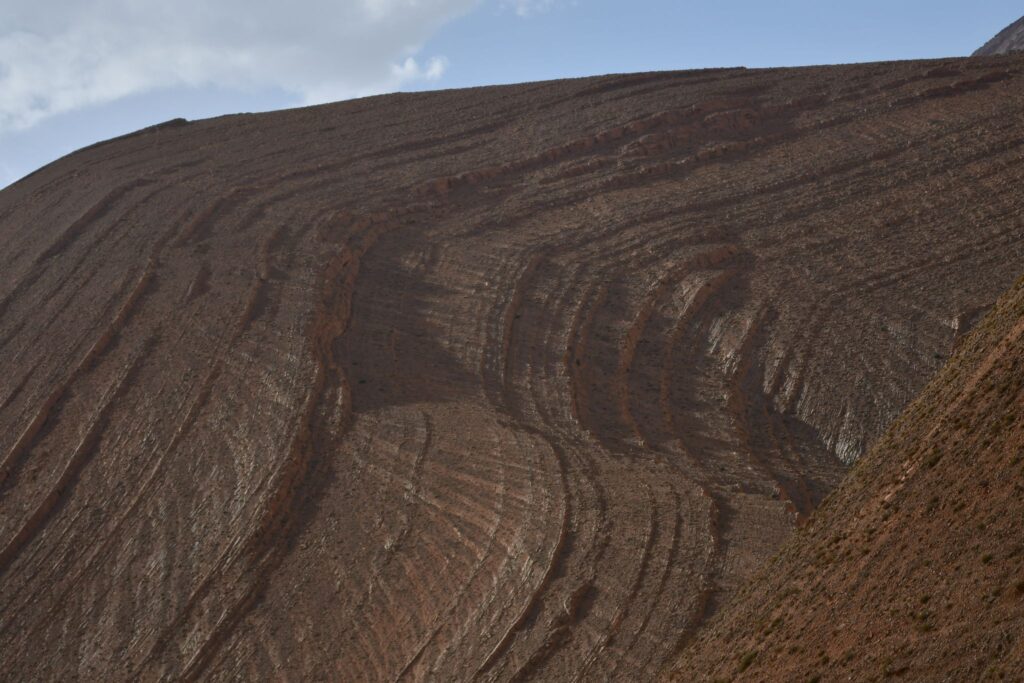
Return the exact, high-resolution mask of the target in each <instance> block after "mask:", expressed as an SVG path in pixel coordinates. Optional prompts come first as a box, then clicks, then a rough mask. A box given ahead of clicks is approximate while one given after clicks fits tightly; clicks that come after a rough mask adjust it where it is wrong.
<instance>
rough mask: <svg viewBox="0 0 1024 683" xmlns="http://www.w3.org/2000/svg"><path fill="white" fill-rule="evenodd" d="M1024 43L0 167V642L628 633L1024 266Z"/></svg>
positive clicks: (135, 648) (871, 422) (131, 674)
mask: <svg viewBox="0 0 1024 683" xmlns="http://www.w3.org/2000/svg"><path fill="white" fill-rule="evenodd" d="M1022 86H1024V57H1022V56H1005V57H986V58H975V59H966V60H943V61H927V62H905V63H889V64H865V65H857V66H845V67H828V68H805V69H779V70H745V69H726V70H716V71H691V72H676V73H650V74H635V75H623V76H608V77H601V78H592V79H582V80H573V81H559V82H550V83H534V84H526V85H520V86H510V87H495V88H481V89H473V90H464V91H449V92H438V93H421V94H402V95H392V96H387V97H379V98H370V99H364V100H357V101H351V102H345V103H341V104H336V105H329V106H323V107H316V108H307V109H301V110H292V111H284V112H277V113H270V114H260V115H238V116H230V117H223V118H218V119H212V120H206V121H200V122H186V121H171V122H168V123H166V124H163V125H161V126H157V127H154V128H152V129H148V130H145V131H140V132H139V133H136V134H133V135H131V136H127V137H124V138H121V139H118V140H113V141H109V142H106V143H101V144H98V145H95V146H93V147H91V148H88V149H85V150H82V151H80V152H78V153H76V154H74V155H71V156H69V157H67V158H65V159H63V160H61V161H59V162H57V163H55V164H52V165H50V166H48V167H46V168H44V169H42V170H40V171H38V172H37V173H35V174H33V175H32V176H30V177H28V178H27V179H25V180H23V181H21V182H19V183H17V184H15V185H14V186H12V187H10V188H8V189H6V190H4V191H3V192H0V241H2V243H3V244H4V245H5V248H4V249H3V250H0V364H2V365H0V367H2V368H3V369H4V372H3V373H2V374H0V652H3V653H4V666H3V670H2V673H0V677H3V678H6V679H10V680H42V679H53V680H73V679H76V678H77V679H82V680H98V679H103V680H158V679H159V680H162V679H186V680H194V679H200V678H202V679H209V680H228V679H231V680H235V679H238V678H244V679H268V678H272V679H281V678H289V679H294V680H325V679H342V680H387V681H394V680H427V679H431V680H466V679H479V680H503V681H504V680H524V679H532V680H594V679H598V680H604V679H611V680H637V679H648V678H651V677H653V676H654V675H656V673H657V672H659V671H662V670H664V669H665V667H666V666H667V665H670V664H672V663H673V662H674V661H675V657H676V655H677V654H678V652H679V649H680V647H682V646H685V645H686V644H687V643H688V642H691V641H692V639H693V638H694V635H695V634H696V633H697V632H698V630H699V628H700V627H701V626H702V625H703V624H704V623H705V622H706V620H707V619H708V618H709V617H711V616H712V615H713V614H715V613H716V612H718V611H719V609H720V607H721V605H722V604H724V602H725V601H726V599H727V598H728V596H729V595H730V594H732V593H734V592H735V591H736V589H737V587H738V586H739V585H741V583H743V582H744V581H746V580H747V579H748V578H749V577H750V576H751V575H753V574H754V573H755V572H756V571H757V570H758V569H760V568H762V567H764V565H765V563H766V561H767V560H768V558H769V557H771V556H772V555H773V553H775V552H776V550H777V549H778V548H779V547H780V545H781V544H782V542H783V541H784V540H785V539H786V538H787V537H788V536H789V534H790V532H791V531H792V530H793V529H794V528H795V527H796V526H797V525H798V524H801V523H803V522H804V521H805V520H806V518H807V515H808V514H809V513H810V512H811V511H812V510H813V509H814V508H815V507H817V506H818V504H819V503H820V502H821V500H822V499H823V498H824V497H825V496H826V495H827V494H828V493H829V492H830V491H832V490H833V489H834V488H835V486H836V485H837V484H838V482H839V481H840V479H841V478H842V477H843V475H844V473H845V472H846V469H847V465H848V464H849V463H852V462H853V461H855V460H856V459H857V458H858V457H859V456H860V455H861V454H862V453H863V452H864V451H865V450H866V449H867V448H868V446H869V445H870V444H872V443H873V442H874V441H875V440H876V439H877V438H878V437H879V435H881V434H882V433H883V432H884V431H885V429H886V428H887V427H888V426H889V425H890V423H891V422H892V421H893V420H894V419H895V418H896V416H897V415H898V414H899V413H900V411H901V410H902V409H903V408H904V407H905V406H906V405H907V404H908V403H909V402H910V401H911V400H912V399H913V397H914V396H915V395H916V394H917V393H918V392H919V391H920V390H921V389H922V388H923V387H924V386H925V384H926V383H927V381H928V379H929V378H930V377H931V376H932V375H933V374H934V372H935V371H936V370H938V369H939V368H940V367H941V366H942V364H943V363H944V362H945V360H946V359H947V358H948V356H949V354H950V353H951V352H952V350H953V349H954V347H955V346H957V345H958V344H964V343H965V342H963V339H964V335H965V333H966V332H967V331H968V330H969V329H970V328H972V326H974V325H975V324H976V322H977V320H978V319H979V318H980V317H981V316H983V315H984V313H985V311H986V310H987V309H988V308H989V307H990V306H991V305H992V303H993V302H994V301H995V300H996V299H997V297H998V296H999V295H1000V293H1002V292H1003V291H1005V290H1006V288H1007V287H1009V286H1010V285H1011V284H1012V283H1013V282H1014V280H1015V279H1016V278H1017V276H1018V275H1019V274H1020V270H1021V263H1024V214H1022V208H1024V195H1022V194H1021V192H1020V187H1021V186H1022V181H1024V164H1022V163H1021V158H1022V151H1024V118H1022V117H1021V115H1020V112H1021V111H1022V105H1024V87H1022ZM969 348H974V346H970V347H969ZM899 433H900V432H897V434H899ZM890 438H892V437H890ZM993 443H994V442H993ZM875 452H876V453H879V452H882V451H875ZM993 452H995V451H993ZM915 457H916V456H915ZM872 462H874V461H872ZM900 462H903V461H902V460H901V461H900ZM956 462H958V460H957V459H956V458H954V457H952V456H951V457H950V458H949V459H947V460H943V462H942V463H941V464H942V466H943V467H953V466H954V464H955V463H956ZM893 466H896V465H895V464H894V465H893ZM860 471H863V470H860ZM935 471H936V472H942V471H943V470H935ZM854 481H857V480H856V479H855V480H854ZM962 485H963V486H968V485H970V486H975V487H976V486H980V483H979V482H977V481H973V480H971V481H964V482H962ZM988 485H989V486H991V487H993V488H995V487H1003V486H1004V482H1001V481H998V482H997V481H995V480H994V478H992V479H989V482H988ZM999 491H1002V488H999ZM846 495H850V494H846ZM865 495H866V494H865ZM954 504H955V503H953V502H949V501H945V500H940V502H939V505H943V506H945V505H954ZM968 504H971V503H968ZM830 509H831V506H830ZM818 524H819V525H820V524H823V522H819V523H818ZM814 528H815V529H817V528H823V527H819V526H818V525H816V526H815V527H814ZM808 533H811V532H808ZM875 533H879V534H880V533H888V532H887V531H885V529H884V528H882V527H877V528H876V532H875ZM850 542H851V543H852V542H853V541H852V540H851V541H850ZM1010 550H1011V548H1010V547H1006V548H1003V549H1002V550H999V551H997V550H995V549H992V550H985V551H984V553H983V554H985V553H991V554H992V556H993V558H997V559H994V560H993V561H992V562H991V563H990V564H983V565H982V569H979V570H978V571H982V570H984V571H1004V570H1006V568H1007V567H1009V566H1010V564H1008V563H1009V562H1011V560H1008V559H1006V558H1005V557H1004V555H1005V554H1006V553H1008V552H1010ZM997 552H1001V553H1003V554H997ZM837 561H838V560H837ZM858 561H860V560H859V559H858ZM975 568H976V567H975V565H974V564H972V565H971V569H972V571H973V570H974V569H975ZM823 571H824V569H823ZM879 571H883V569H882V568H880V569H879ZM934 596H935V600H936V602H935V603H934V604H932V605H931V606H929V605H922V606H921V607H920V608H918V609H917V610H916V611H917V612H920V611H922V610H925V611H932V612H934V613H936V614H938V613H939V610H940V609H942V600H943V598H942V595H941V593H940V592H939V591H938V590H936V591H934ZM1011 599H1012V589H1010V588H1007V589H1005V590H1004V592H1003V593H1002V594H1001V596H999V597H997V598H996V600H997V601H998V600H1002V601H1007V600H1011ZM999 604H1003V603H999ZM943 614H944V613H943ZM902 617H903V615H902V613H901V615H900V618H902ZM894 618H895V617H894ZM943 618H944V617H943ZM928 619H929V618H926V619H924V620H923V621H922V620H917V621H914V622H913V623H935V625H936V627H937V628H940V629H941V628H947V627H948V628H952V626H949V623H950V622H946V621H942V620H940V619H938V618H934V619H933V620H932V621H931V622H929V620H928ZM893 623H896V622H893ZM900 623H902V622H900ZM908 623H910V622H908ZM893 647H895V645H894V646H893ZM844 652H845V651H844ZM841 654H842V653H841ZM730 656H731V655H730ZM755 661H761V660H757V659H755ZM894 661H896V660H894ZM729 663H730V665H731V664H732V663H733V662H732V660H729ZM897 666H899V664H897ZM753 670H754V669H751V671H753Z"/></svg>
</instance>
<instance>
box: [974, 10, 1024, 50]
mask: <svg viewBox="0 0 1024 683" xmlns="http://www.w3.org/2000/svg"><path fill="white" fill-rule="evenodd" d="M1020 50H1024V17H1021V18H1020V19H1018V20H1017V21H1015V22H1013V23H1012V24H1010V25H1009V26H1007V27H1006V28H1004V29H1003V30H1002V31H1000V32H999V33H998V34H996V36H995V37H994V38H992V40H990V41H988V42H987V43H985V44H984V45H982V46H981V47H980V48H978V50H977V51H975V53H974V56H975V57H984V56H991V55H1005V54H1009V53H1011V52H1017V51H1020Z"/></svg>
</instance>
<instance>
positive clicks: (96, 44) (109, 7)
mask: <svg viewBox="0 0 1024 683" xmlns="http://www.w3.org/2000/svg"><path fill="white" fill-rule="evenodd" d="M479 2H480V0H290V2H288V3H269V2H253V0H220V1H218V2H211V1H210V0H178V1H177V2H174V3H169V2H166V1H163V2H155V1H153V0H141V1H140V0H47V2H45V3H40V2H38V1H36V2H32V1H30V0H7V2H5V3H4V4H3V7H2V8H0V134H3V133H5V132H10V131H16V130H23V129H26V128H28V127H31V126H32V125H33V124H35V123H37V122H38V121H41V120H42V119H44V118H46V117H48V116H51V115H54V114H59V113H62V112H66V111H71V110H74V109H78V108H81V107H85V106H89V105H96V104H103V103H106V102H111V101H113V100H116V99H119V98H121V97H125V96H128V95H134V94H138V93H143V92H147V91H151V90H156V89H160V88H170V87H180V86H204V85H218V86H224V87H229V88H239V89H261V88H277V89H281V90H284V91H287V92H290V93H293V94H294V95H296V97H297V98H298V99H299V100H301V101H302V102H303V103H306V104H313V103H318V102H327V101H333V100H339V99H345V98H349V97H357V96H361V95H368V94H373V93H380V92H387V91H391V90H396V89H399V88H401V87H403V86H406V85H409V84H412V83H416V82H429V81H435V80H437V79H439V78H440V77H441V76H442V75H443V74H444V71H445V69H446V67H447V60H446V59H445V58H444V57H443V56H440V55H427V56H425V57H424V56H421V55H420V54H419V52H420V50H421V48H422V45H423V44H424V42H425V41H426V40H427V39H428V38H430V36H431V35H432V34H433V33H434V32H436V31H437V30H438V29H439V28H440V27H441V26H442V25H444V24H445V23H446V22H448V21H451V20H452V19H455V18H457V17H458V16H460V15H462V14H464V13H466V12H468V11H469V10H471V9H472V8H473V7H474V6H476V5H477V4H478V3H479Z"/></svg>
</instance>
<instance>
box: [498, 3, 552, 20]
mask: <svg viewBox="0 0 1024 683" xmlns="http://www.w3.org/2000/svg"><path fill="white" fill-rule="evenodd" d="M502 4H503V5H505V6H506V7H511V8H512V9H513V10H514V11H515V13H516V14H518V15H519V16H521V17H528V16H531V15H533V14H537V13H539V12H546V11H547V10H549V9H551V6H552V5H554V4H555V0H502Z"/></svg>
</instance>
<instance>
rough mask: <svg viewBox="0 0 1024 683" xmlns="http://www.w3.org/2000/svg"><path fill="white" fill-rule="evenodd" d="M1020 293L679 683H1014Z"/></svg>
mask: <svg viewBox="0 0 1024 683" xmlns="http://www.w3.org/2000/svg"><path fill="white" fill-rule="evenodd" d="M1021 520H1024V280H1021V281H1020V282H1018V283H1017V286H1016V287H1015V288H1014V289H1013V290H1012V291H1011V292H1009V293H1008V294H1007V295H1006V296H1005V297H1004V298H1003V300H1002V301H1001V302H1000V304H999V306H998V307H997V308H996V309H995V310H993V312H992V313H991V314H990V315H989V316H988V317H987V318H986V319H985V321H984V322H983V323H982V324H981V326H980V327H979V328H978V330H977V331H976V332H975V333H974V334H972V335H971V336H970V337H969V338H968V339H967V340H966V341H965V342H964V343H963V344H962V345H961V348H960V349H959V350H958V353H957V354H956V356H955V357H954V358H953V359H952V360H951V361H950V363H949V364H948V365H947V366H946V367H945V368H944V369H943V371H942V373H941V374H940V375H939V376H938V377H937V378H936V379H935V381H933V382H932V383H931V384H930V385H929V387H928V388H927V389H926V390H925V392H924V393H923V394H922V396H921V397H920V398H919V399H917V400H916V401H915V402H914V403H913V405H912V406H911V407H910V408H909V409H908V410H907V412H906V413H904V415H903V416H902V417H901V418H900V419H899V420H898V421H897V423H896V424H895V425H894V426H893V428H892V429H891V430H890V431H889V432H888V434H886V436H885V437H884V438H883V439H882V440H881V441H880V442H879V444H878V446H877V447H876V448H875V449H874V450H873V451H872V452H871V454H870V455H868V456H866V457H864V458H863V459H861V460H860V462H858V463H857V465H856V467H854V469H853V471H852V472H851V474H850V476H849V477H847V479H846V480H845V481H844V482H843V485H842V487H841V488H840V489H839V490H838V491H837V492H836V493H835V494H834V495H833V496H832V497H830V498H829V500H828V501H827V503H825V504H824V505H823V506H822V507H821V508H820V509H819V511H818V512H817V513H816V514H815V517H814V520H813V522H812V523H811V524H810V525H809V526H808V527H806V528H805V529H802V530H801V531H800V533H799V534H797V535H796V536H795V537H794V538H793V540H792V541H791V542H790V543H788V544H787V545H786V547H785V550H784V551H783V552H782V554H781V556H780V557H778V558H777V559H775V560H773V561H772V563H771V564H770V565H769V566H768V567H767V568H766V569H765V570H764V571H763V572H762V573H761V575H760V576H759V577H758V578H757V579H756V580H755V581H753V582H752V583H751V584H750V585H749V586H747V587H745V588H744V589H743V590H742V591H741V592H740V593H739V594H738V595H737V596H736V599H735V602H734V603H732V604H731V605H730V607H729V608H728V609H726V610H725V611H723V612H722V614H721V616H720V618H719V619H716V620H715V621H714V622H713V623H712V624H709V626H708V628H706V629H704V630H702V631H701V634H700V635H699V636H698V638H697V639H696V640H695V641H693V642H692V644H691V647H690V648H688V649H687V650H686V651H685V652H684V656H683V659H682V661H681V662H680V663H679V664H678V666H677V668H676V671H675V674H676V676H675V677H676V678H677V679H678V680H680V681H698V680H736V681H811V680H821V681H847V680H850V681H873V680H878V681H880V680H891V679H896V680H910V681H1019V680H1021V671H1024V536H1022V535H1021Z"/></svg>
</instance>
